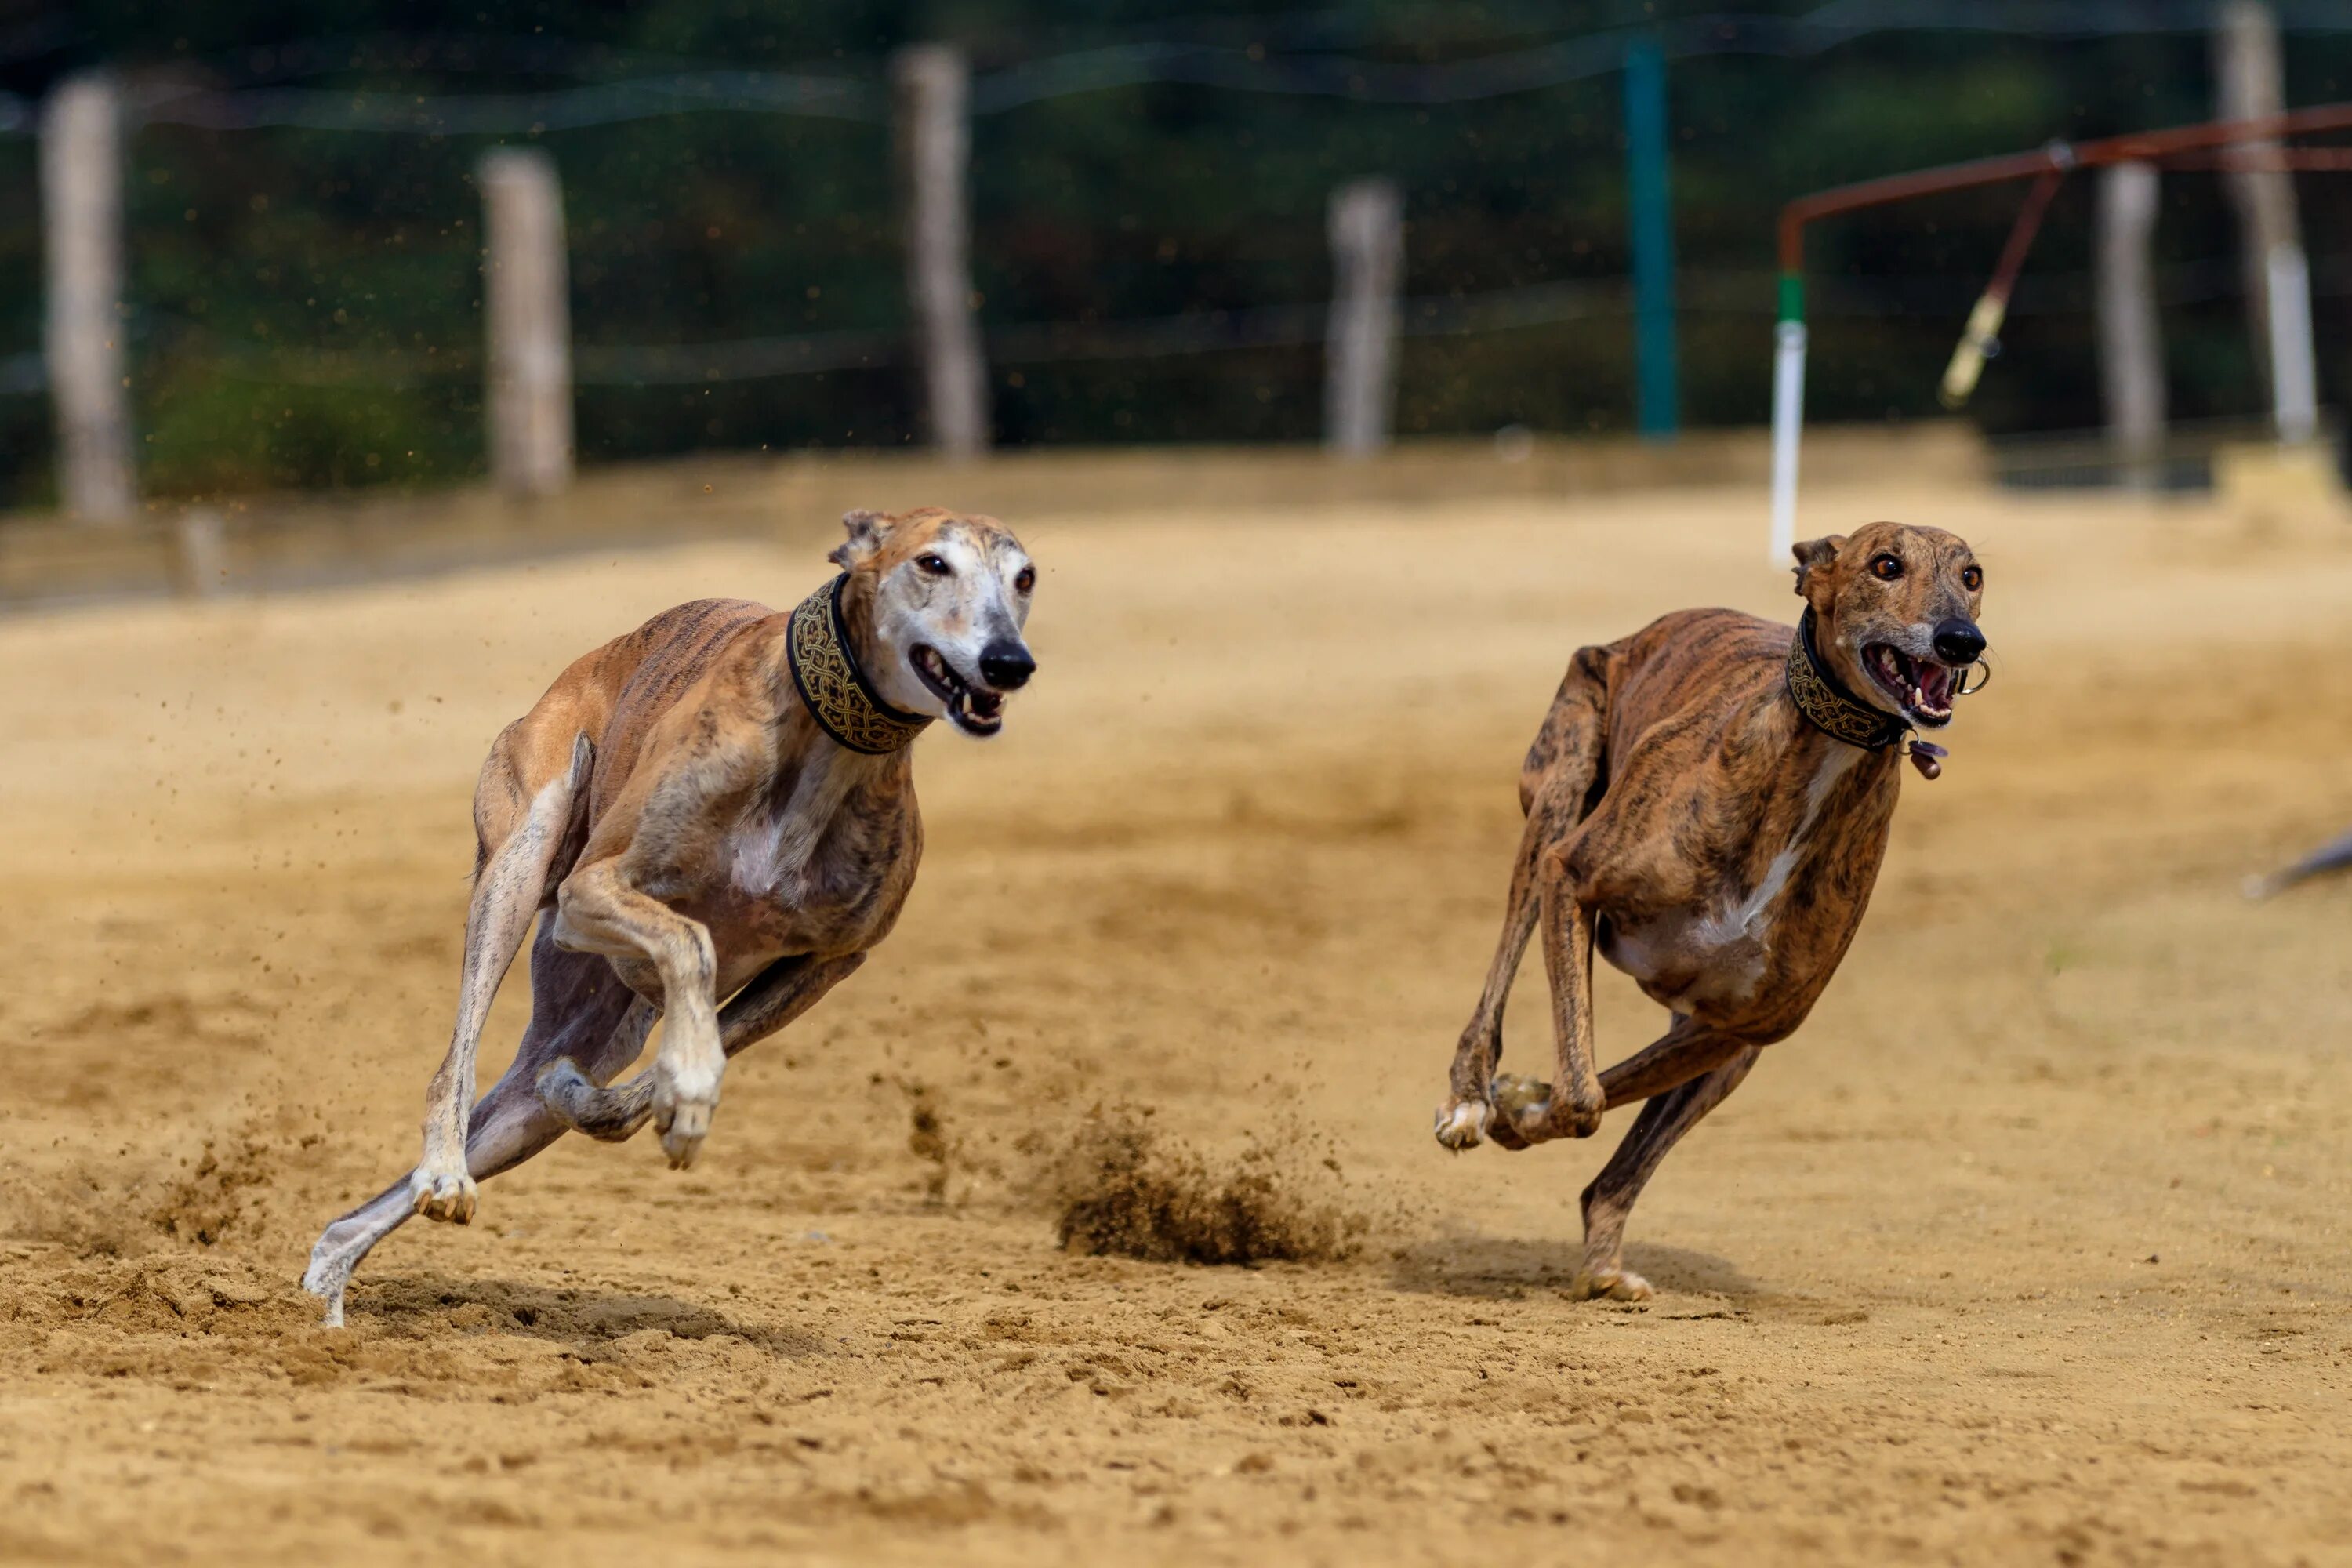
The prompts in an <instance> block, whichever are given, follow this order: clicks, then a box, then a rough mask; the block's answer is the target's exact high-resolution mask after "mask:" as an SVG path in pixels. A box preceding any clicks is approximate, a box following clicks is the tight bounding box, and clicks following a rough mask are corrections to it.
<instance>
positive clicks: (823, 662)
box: [784, 573, 930, 757]
mask: <svg viewBox="0 0 2352 1568" xmlns="http://www.w3.org/2000/svg"><path fill="white" fill-rule="evenodd" d="M848 583H849V574H847V573H844V574H841V575H840V576H838V577H835V579H834V580H833V581H832V582H830V583H828V584H825V585H824V587H822V588H819V589H818V590H817V591H816V592H815V593H814V594H811V595H809V596H808V597H807V598H805V599H803V600H802V601H801V602H800V603H799V605H795V606H794V607H793V620H792V626H791V628H790V630H789V631H788V632H787V633H786V634H785V637H784V656H785V662H786V663H788V664H789V665H790V666H791V667H792V671H793V687H794V689H797V690H798V691H799V692H800V694H801V700H802V701H803V703H806V704H807V705H808V710H809V717H810V718H812V719H814V720H815V721H816V722H817V728H819V729H820V730H823V731H824V732H825V733H826V734H828V735H830V736H832V737H833V738H834V740H835V741H837V742H840V743H841V744H842V745H845V746H846V747H848V748H849V749H850V750H851V751H853V752H863V753H864V754H866V756H869V757H879V756H884V755H887V753H889V752H897V751H902V750H904V749H905V748H906V747H908V746H909V745H911V744H913V742H914V739H915V737H916V736H918V735H919V734H921V733H922V732H923V730H924V728H925V726H927V725H929V723H930V721H929V719H927V718H925V717H923V715H921V714H919V713H908V712H904V711H902V710H899V709H897V708H893V707H892V706H890V704H889V703H887V702H885V701H884V700H882V694H881V693H880V692H878V691H877V690H875V689H874V683H873V682H872V681H870V680H868V679H866V672H865V671H864V670H862V669H860V668H857V660H856V657H855V656H854V655H852V654H851V652H850V651H849V628H848V626H847V624H846V623H845V622H844V621H843V620H842V618H841V593H842V590H843V588H845V587H846V586H847V585H848Z"/></svg>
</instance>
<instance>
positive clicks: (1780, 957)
mask: <svg viewBox="0 0 2352 1568" xmlns="http://www.w3.org/2000/svg"><path fill="white" fill-rule="evenodd" d="M1795 553H1796V557H1797V593H1798V595H1800V596H1801V597H1802V598H1803V599H1804V601H1805V612H1804V616H1803V619H1802V620H1801V623H1800V625H1799V626H1798V627H1797V628H1796V629H1795V630H1793V631H1792V630H1791V629H1790V627H1788V626H1780V625H1777V624H1775V623H1773V622H1770V621H1765V620H1759V619H1758V618H1757V617H1755V616H1744V615H1740V614H1738V613H1737V612H1736V611H1732V610H1685V611H1683V612H1681V613H1679V614H1676V615H1671V616H1666V617H1665V618H1664V619H1663V620H1660V621H1656V622H1654V623H1653V624H1652V625H1650V626H1647V627H1645V628H1643V630H1641V631H1639V632H1636V633H1635V634H1634V635H1633V636H1632V637H1627V638H1626V639H1625V640H1624V641H1622V642H1617V643H1612V644H1610V645H1609V646H1608V647H1588V648H1583V649H1580V650H1579V652H1578V653H1577V655H1576V657H1575V658H1573V659H1572V660H1570V664H1569V668H1568V675H1567V678H1566V679H1563V680H1562V681H1561V682H1560V687H1559V695H1558V696H1557V697H1555V698H1554V699H1553V700H1552V706H1551V711H1550V713H1549V715H1547V716H1546V718H1545V720H1544V724H1543V729H1542V730H1541V731H1540V732H1538V734H1537V736H1536V741H1535V744H1534V746H1533V747H1532V748H1531V749H1530V750H1529V751H1528V758H1527V762H1526V763H1525V764H1524V765H1523V766H1522V767H1521V769H1520V772H1519V805H1520V809H1521V810H1523V811H1524V812H1526V814H1527V818H1528V825H1527V830H1526V834H1525V836H1524V837H1522V839H1521V840H1520V845H1519V857H1518V862H1517V867H1516V868H1515V869H1514V871H1513V873H1512V877H1511V894H1510V909H1509V912H1508V913H1507V915H1506V916H1505V917H1504V920H1503V938H1502V944H1501V946H1500V948H1499V949H1498V951H1497V952H1496V954H1495V962H1494V965H1493V967H1492V968H1491V969H1490V970H1489V971H1488V973H1487V975H1486V991H1485V993H1484V994H1482V995H1481V996H1480V997H1479V998H1478V1007H1477V1010H1476V1012H1475V1013H1473V1014H1472V1015H1471V1018H1470V1025H1469V1027H1467V1028H1466V1029H1465V1030H1463V1032H1462V1043H1461V1046H1460V1048H1459V1049H1458V1050H1457V1051H1456V1052H1455V1053H1454V1072H1453V1082H1452V1094H1453V1098H1452V1099H1450V1100H1447V1101H1446V1102H1445V1103H1444V1105H1442V1106H1440V1107H1439V1108H1438V1111H1437V1138H1438V1142H1441V1143H1444V1145H1445V1146H1446V1147H1447V1148H1449V1149H1467V1148H1470V1147H1472V1146H1473V1145H1475V1143H1477V1142H1479V1140H1480V1139H1481V1138H1490V1139H1492V1140H1493V1141H1494V1142H1496V1143H1498V1144H1501V1145H1502V1146H1503V1147H1505V1148H1507V1149H1525V1148H1528V1147H1529V1146H1530V1145H1533V1144H1536V1143H1540V1142H1545V1141H1546V1140H1548V1139H1553V1138H1560V1137H1570V1138H1583V1137H1589V1136H1591V1134H1592V1133H1593V1132H1594V1131H1598V1130H1599V1128H1600V1126H1601V1113H1602V1112H1603V1111H1607V1110H1616V1109H1617V1108H1618V1107H1619V1106H1622V1105H1630V1104H1632V1103H1633V1102H1634V1101H1635V1100H1649V1102H1650V1103H1649V1104H1648V1105H1646V1106H1644V1107H1643V1110H1642V1114H1641V1116H1640V1117H1639V1118H1638V1119H1636V1120H1635V1121H1634V1123H1633V1131H1631V1132H1629V1133H1628V1134H1626V1137H1625V1142H1623V1143H1622V1145H1620V1146H1619V1148H1618V1150H1617V1152H1616V1153H1615V1154H1614V1155H1613V1156H1612V1158H1611V1159H1610V1161H1609V1163H1608V1164H1607V1165H1606V1166H1605V1167H1604V1168H1603V1169H1602V1170H1601V1173H1600V1175H1598V1176H1597V1177H1595V1178H1594V1179H1593V1182H1592V1184H1591V1185H1590V1186H1588V1187H1586V1188H1585V1189H1584V1194H1583V1210H1584V1258H1583V1264H1582V1267H1581V1268H1580V1271H1579V1273H1578V1276H1577V1280H1576V1285H1575V1290H1576V1293H1577V1294H1579V1295H1580V1296H1586V1297H1592V1296H1609V1297H1613V1298H1615V1299H1616V1300H1642V1299H1643V1298H1645V1297H1647V1296H1648V1295H1649V1294H1650V1286H1649V1283H1648V1282H1647V1281H1646V1280H1644V1279H1642V1277H1641V1276H1640V1275H1638V1274H1634V1273H1632V1272H1630V1271H1629V1270H1627V1269H1626V1268H1625V1267H1624V1263H1623V1261H1622V1257H1621V1248H1622V1243H1623V1240H1624V1234H1625V1219H1626V1215H1628V1214H1629V1213H1630V1212H1631V1211H1632V1209H1633V1200H1634V1198H1635V1197H1636V1196H1638V1195H1639V1194H1640V1193H1641V1191H1642V1186H1643V1184H1644V1183H1645V1182H1647V1181H1648V1180H1649V1179H1650V1176H1651V1174H1652V1173H1654V1172H1655V1171H1656V1169H1657V1167H1658V1162H1659V1161H1661V1160H1663V1159H1664V1158H1665V1154H1666V1151H1667V1150H1669V1149H1671V1148H1673V1147H1674V1145H1675V1141H1676V1140H1677V1139H1679V1138H1681V1137H1682V1135H1683V1134H1684V1133H1685V1132H1687V1131H1690V1130H1691V1129H1692V1128H1693V1127H1694V1126H1696V1125H1697V1123H1698V1121H1699V1119H1700V1118H1701V1117H1703V1116H1705V1115H1706V1113H1707V1112H1708V1111H1709V1110H1713V1109H1714V1108H1715V1107H1716V1106H1717V1105H1719V1104H1721V1103H1722V1101H1723V1099H1724V1097H1725V1096H1726V1095H1727V1094H1729V1093H1730V1092H1731V1091H1732V1090H1733V1089H1737V1088H1738V1086H1739V1081H1740V1080H1741V1079H1744V1078H1746V1077H1747V1076H1748V1069H1749V1068H1752V1067H1754V1066H1755V1065H1756V1058H1757V1057H1758V1055H1759V1053H1760V1052H1761V1051H1762V1050H1763V1048H1764V1047H1766V1046H1768V1045H1770V1044H1771V1043H1772V1042H1774V1041H1775V1040H1779V1039H1781V1038H1784V1037H1787V1036H1788V1035H1789V1034H1790V1032H1791V1031H1792V1030H1794V1029H1795V1028H1796V1027H1797V1026H1798V1025H1799V1024H1801V1023H1802V1022H1803V1021H1804V1018H1805V1015H1806V1014H1807V1013H1808V1012H1809V1011H1811V1008H1812V1005H1813V1003H1814V1001H1815V1000H1816V999H1817V998H1818V997H1819V996H1820V995H1821V994H1822V988H1823V987H1824V986H1826V985H1827V984H1829V980H1830V976H1831V975H1832V974H1833V973H1836V972H1837V966H1838V961H1839V960H1840V959H1842V958H1843V957H1844V956H1845V950H1846V944H1847V943H1848V942H1852V941H1853V933H1854V930H1855V928H1856V927H1857V926H1859V925H1860V924H1861V923H1862V915H1863V910H1864V908H1865V907H1866V906H1867V905H1868V903H1869V901H1870V890H1871V887H1872V884H1873V883H1874V882H1875V881H1876V880H1877V878H1878V865H1879V860H1880V858H1882V857H1883V856H1884V854H1885V849H1886V835H1887V827H1888V824H1889V823H1890V822H1891V821H1892V820H1893V817H1894V815H1895V793H1896V786H1897V784H1898V782H1899V780H1898V773H1899V771H1900V766H1901V763H1900V759H1901V757H1903V756H1904V755H1905V754H1906V752H1905V749H1904V748H1903V746H1902V745H1901V744H1900V742H1902V740H1903V737H1904V735H1905V734H1906V731H1911V730H1913V729H1915V728H1916V729H1940V728H1941V727H1942V726H1944V725H1945V724H1948V723H1949V722H1950V721H1951V718H1952V704H1953V701H1954V700H1955V699H1956V697H1958V696H1959V695H1960V694H1962V692H1963V690H1964V687H1963V685H1962V682H1963V680H1964V679H1965V676H1966V673H1967V671H1968V670H1969V668H1970V667H1971V666H1973V665H1974V664H1975V663H1976V662H1977V660H1978V658H1979V657H1980V656H1981V655H1982V654H1983V652H1984V647H1985V639H1984V635H1983V634H1982V633H1981V632H1979V630H1978V629H1977V624H1976V623H1977V614H1978V610H1979V606H1980V605H1981V604H1982V601H1983V589H1984V574H1983V571H1982V569H1981V568H1979V566H1978V565H1977V562H1976V557H1975V555H1974V554H1973V553H1972V552H1970V551H1969V546H1968V544H1967V542H1965V541H1963V540H1960V539H1958V538H1957V537H1955V536H1954V535H1952V534H1949V533H1946V532H1944V531H1941V530H1938V529H1933V528H1913V527H1906V526H1905V525H1903V524H1900V523H1893V522H1874V523H1871V524H1869V525H1868V526H1866V527H1864V528H1862V529H1859V530H1857V531H1855V532H1854V533H1853V536H1852V537H1851V538H1847V537H1843V536H1832V537H1831V538H1828V539H1817V540H1814V541H1812V542H1810V543H1805V544H1800V545H1798V546H1797V547H1796V552H1795ZM1908 754H1909V755H1910V756H1911V757H1912V760H1913V761H1914V763H1916V764H1917V766H1918V768H1919V771H1920V772H1921V773H1923V774H1925V775H1926V776H1927V777H1928V778H1931V779H1932V778H1934V777H1935V776H1936V775H1937V772H1938V771H1939V765H1938V763H1937V760H1936V759H1937V758H1938V757H1940V756H1941V755H1942V754H1943V753H1942V752H1941V750H1940V748H1937V747H1934V746H1929V745H1927V743H1926V742H1916V741H1915V742H1913V743H1912V745H1911V747H1910V749H1909V752H1908ZM1538 923H1540V924H1541V926H1542V927H1543V938H1544V972H1545V974H1546V977H1547V978H1548V979H1549V982H1550V985H1551V1000H1552V1015H1553V1017H1552V1023H1553V1030H1554V1034H1555V1037H1556V1042H1557V1045H1558V1047H1559V1074H1558V1079H1557V1087H1556V1088H1555V1087H1554V1086H1552V1085H1548V1084H1544V1083H1539V1082H1536V1081H1534V1080H1532V1079H1522V1078H1517V1077H1512V1076H1509V1075H1505V1076H1501V1077H1497V1076H1496V1073H1495V1067H1496V1060H1497V1058H1499V1057H1500V1056H1501V1054H1502V1048H1503V1004H1504V1001H1505V999H1506V998H1507V996H1508V994H1509V993H1510V988H1511V977H1512V975H1513V974H1514V973H1517V969H1518V965H1519V958H1520V955H1521V954H1522V953H1524V952H1526V951H1527V944H1528V935H1529V934H1530V933H1531V932H1532V931H1535V929H1536V927H1537V926H1538ZM1596 947H1597V948H1598V949H1599V950H1600V952H1601V955H1602V956H1603V957H1605V958H1607V959H1608V960H1609V962H1610V963H1612V964H1614V965H1616V966H1617V967H1618V968H1619V969H1622V970H1623V971H1624V972H1625V973H1628V974H1631V975H1632V976H1633V978H1634V979H1635V980H1636V981H1637V982H1639V983H1640V984H1641V987H1642V989H1643V992H1644V993H1646V994H1648V995H1649V996H1650V997H1651V999H1652V1000H1654V1001H1655V1002H1658V1003H1660V1004H1661V1005H1664V1006H1665V1007H1666V1008H1667V1009H1669V1010H1670V1011H1671V1012H1672V1013H1673V1014H1674V1016H1675V1017H1674V1024H1673V1026H1672V1027H1671V1028H1669V1029H1668V1030H1667V1031H1666V1033H1665V1036H1664V1038H1662V1039H1660V1040H1658V1041H1657V1042H1656V1043H1655V1044H1654V1045H1652V1046H1650V1047H1647V1048H1646V1049H1644V1050H1642V1051H1640V1052H1639V1053H1637V1054H1635V1055H1634V1056H1633V1057H1630V1058H1627V1059H1626V1060H1624V1061H1622V1062H1620V1063H1618V1064H1617V1065H1616V1066H1614V1067H1612V1068H1610V1069H1609V1070H1608V1071H1606V1072H1601V1073H1596V1072H1595V1071H1594V1070H1593V1065H1592V1002H1591V980H1592V952H1593V950H1594V949H1595V948H1596ZM1653 1097H1655V1098H1653Z"/></svg>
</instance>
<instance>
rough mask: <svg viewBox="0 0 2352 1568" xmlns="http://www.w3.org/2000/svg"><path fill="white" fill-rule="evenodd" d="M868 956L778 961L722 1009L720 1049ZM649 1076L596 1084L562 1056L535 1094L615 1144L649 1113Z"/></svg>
mask: <svg viewBox="0 0 2352 1568" xmlns="http://www.w3.org/2000/svg"><path fill="white" fill-rule="evenodd" d="M865 962H866V955H865V954H864V953H862V952H853V953H848V954H845V956H843V957H840V958H826V959H816V958H811V957H809V956H807V955H806V954H802V955H799V956H796V957H792V958H780V959H778V960H776V962H775V963H772V964H770V965H768V967H767V968H765V969H763V970H761V972H760V973H759V974H758V975H757V976H756V977H754V978H753V980H752V981H751V984H749V985H746V986H745V987H743V989H742V990H740V991H739V992H737V993H736V994H735V995H734V998H733V999H732V1000H731V1001H730V1002H729V1003H728V1004H727V1005H726V1006H724V1007H722V1008H720V1009H719V1048H720V1049H722V1050H724V1051H725V1052H726V1053H727V1055H729V1056H730V1057H732V1056H733V1055H734V1054H735V1053H736V1052H738V1051H740V1050H742V1049H743V1048H744V1047H747V1046H751V1045H754V1044H756V1043H757V1042H759V1041H761V1040H763V1039H766V1038H767V1037H769V1036H770V1035H772V1034H774V1033H775V1032H776V1031H777V1030H779V1029H781V1028H782V1027H783V1026H785V1025H787V1024H789V1023H791V1022H792V1021H793V1019H795V1018H797V1017H799V1016H801V1015H802V1014H803V1013H805V1012H807V1011H808V1010H809V1009H810V1008H811V1007H814V1006H815V1005H816V1004H817V1001H818V999H819V998H821V997H822V996H824V994H825V993H826V992H828V991H830V990H832V989H833V988H834V987H835V986H836V985H838V984H841V983H842V982H843V981H845V980H846V979H848V978H849V977H850V975H852V974H854V973H856V971H857V967H858V965H860V964H862V963H865ZM654 1081H655V1080H654V1075H653V1072H652V1071H651V1069H648V1070H646V1071H645V1072H641V1073H639V1074H638V1075H637V1076H636V1077H635V1078H633V1079H630V1080H629V1081H628V1082H626V1083H624V1084H616V1085H614V1087H613V1088H611V1089H604V1088H602V1087H600V1085H601V1084H602V1082H603V1080H602V1079H595V1080H593V1081H592V1080H591V1079H590V1078H589V1076H588V1075H587V1074H586V1073H583V1071H582V1070H581V1069H580V1068H579V1067H578V1066H577V1065H576V1064H574V1063H572V1062H571V1061H569V1060H559V1061H556V1062H553V1063H552V1064H551V1065H550V1066H548V1067H547V1068H544V1069H543V1070H542V1071H541V1073H540V1075H539V1098H540V1100H541V1103H543V1104H544V1105H545V1106H546V1107H547V1109H548V1110H550V1111H551V1112H552V1113H553V1114H554V1116H555V1117H556V1119H557V1120H559V1121H562V1123H563V1124H564V1125H565V1126H567V1127H569V1128H571V1129H572V1131H575V1132H585V1133H586V1134H588V1136H590V1137H591V1138H601V1139H603V1140H604V1141H605V1142H612V1143H618V1142H622V1141H624V1140H625V1139H629V1138H634V1137H635V1136H636V1133H637V1130H638V1129H639V1128H641V1127H643V1126H644V1125H645V1124H646V1119H647V1118H649V1117H651V1116H652V1115H653V1110H654Z"/></svg>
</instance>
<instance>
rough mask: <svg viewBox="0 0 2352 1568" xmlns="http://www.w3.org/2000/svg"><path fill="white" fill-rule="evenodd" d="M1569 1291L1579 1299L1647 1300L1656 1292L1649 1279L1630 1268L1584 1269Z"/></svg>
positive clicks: (1573, 1296)
mask: <svg viewBox="0 0 2352 1568" xmlns="http://www.w3.org/2000/svg"><path fill="white" fill-rule="evenodd" d="M1568 1293H1569V1295H1570V1297H1572V1298H1573V1299H1575V1300H1579V1301H1599V1300H1611V1301H1646V1300H1649V1299H1650V1298H1651V1297H1652V1296H1654V1295H1655V1294H1656V1292H1655V1291H1654V1290H1652V1289H1650V1282H1649V1281H1648V1280H1647V1279H1643V1278H1642V1277H1641V1276H1640V1275H1639V1274H1636V1273H1634V1272H1633V1270H1632V1269H1630V1268H1602V1269H1598V1270H1595V1269H1589V1268H1588V1269H1584V1270H1582V1271H1580V1272H1579V1273H1578V1275H1577V1277H1576V1282H1575V1283H1574V1284H1572V1285H1570V1287H1569V1288H1568Z"/></svg>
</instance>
